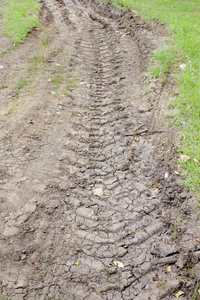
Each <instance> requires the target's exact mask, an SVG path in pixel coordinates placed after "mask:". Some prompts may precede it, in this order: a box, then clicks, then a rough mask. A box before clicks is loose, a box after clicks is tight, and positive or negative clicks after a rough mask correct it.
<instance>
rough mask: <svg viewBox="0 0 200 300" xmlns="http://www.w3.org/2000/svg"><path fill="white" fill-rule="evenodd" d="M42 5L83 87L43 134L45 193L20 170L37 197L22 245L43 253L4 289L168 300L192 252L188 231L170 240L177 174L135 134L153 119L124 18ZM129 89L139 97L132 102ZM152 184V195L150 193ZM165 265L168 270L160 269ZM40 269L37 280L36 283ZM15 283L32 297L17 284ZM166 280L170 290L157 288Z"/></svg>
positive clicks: (101, 10) (74, 6) (83, 7)
mask: <svg viewBox="0 0 200 300" xmlns="http://www.w3.org/2000/svg"><path fill="white" fill-rule="evenodd" d="M44 3H45V5H46V7H47V8H48V10H49V11H50V12H51V14H52V15H53V18H54V22H55V26H56V27H57V29H58V32H59V34H60V39H61V42H62V43H66V45H67V42H68V39H69V37H70V38H73V36H74V40H73V43H74V44H75V49H74V50H75V51H74V54H73V61H72V64H73V66H76V68H78V70H79V72H80V78H81V80H80V83H79V86H78V87H77V88H76V89H75V90H74V91H73V92H72V93H71V94H70V103H69V104H68V108H67V109H71V108H72V117H71V119H70V126H68V127H67V128H65V127H62V128H61V127H60V126H59V125H57V127H56V128H55V129H53V132H51V133H50V134H49V132H47V133H46V136H45V137H43V143H44V144H43V146H42V150H41V149H40V150H38V151H37V153H36V157H37V158H36V159H35V161H34V162H33V163H32V164H30V166H29V167H31V166H34V168H35V169H36V167H37V165H38V166H40V168H41V166H43V160H44V158H45V153H46V152H47V151H46V148H45V147H48V148H51V147H52V149H53V150H52V153H51V158H50V160H49V162H48V164H46V165H44V169H43V170H47V171H45V172H46V173H41V174H40V175H38V174H37V180H38V182H39V181H41V182H42V183H43V184H44V186H42V185H40V186H39V188H38V189H37V187H35V186H31V182H34V180H35V178H36V174H35V172H34V168H32V173H31V174H30V171H28V170H27V172H26V176H27V177H28V176H30V183H29V185H30V186H31V187H30V190H31V192H32V193H34V191H36V192H35V193H36V196H35V197H37V199H40V200H38V204H37V207H35V210H34V211H33V215H31V216H30V218H29V224H30V225H29V226H30V227H29V228H28V229H27V228H25V229H24V230H28V231H30V232H29V236H28V238H25V239H24V242H23V245H22V247H23V246H25V245H26V243H27V244H28V239H31V241H32V240H33V241H34V244H35V245H38V246H40V245H42V247H43V248H44V253H43V254H42V258H41V256H39V254H38V253H36V252H37V251H34V252H33V251H32V250H30V252H29V265H30V264H31V263H32V264H33V265H34V267H33V268H32V273H31V274H29V276H28V275H27V278H25V277H26V271H24V274H21V273H20V272H18V280H17V285H15V284H13V286H11V289H12V291H16V290H17V289H18V288H19V289H21V290H22V291H21V294H22V295H23V298H24V299H40V298H41V299H55V297H57V298H58V299H62V298H65V297H67V299H70V300H75V299H79V300H81V299H87V300H90V299H91V300H94V299H97V300H98V299H107V300H117V299H123V300H130V299H140V300H141V299H143V300H145V299H162V298H164V299H171V294H172V292H173V291H175V290H176V289H178V288H179V287H180V286H181V284H182V283H181V281H180V279H179V278H178V276H177V265H176V263H177V261H178V260H179V259H180V258H181V257H182V255H183V253H184V252H187V253H189V249H187V247H186V246H184V241H185V240H184V239H185V237H187V235H188V233H187V232H186V233H185V237H184V235H183V237H182V240H180V241H179V243H180V245H178V243H177V242H176V240H174V239H173V238H172V235H171V234H170V228H169V227H170V223H169V220H170V218H171V214H172V212H173V209H174V208H173V207H172V203H171V202H169V201H168V200H166V194H167V193H168V194H170V195H171V197H172V198H173V200H174V199H177V197H178V196H177V194H176V192H175V191H176V190H177V193H178V194H181V193H182V190H183V189H182V188H180V187H179V186H178V184H176V182H175V183H174V182H173V181H174V178H175V177H174V176H171V181H168V182H166V180H165V179H164V174H165V171H166V164H165V162H162V154H160V152H159V150H158V146H159V143H158V142H157V141H156V140H153V139H149V138H146V137H145V135H141V134H140V133H141V132H144V133H146V132H148V131H149V130H150V128H152V124H151V121H150V120H152V116H153V113H151V111H150V110H149V109H144V110H143V111H142V113H141V112H138V108H137V107H138V106H140V104H141V102H142V104H143V103H144V102H145V100H144V97H143V98H142V95H143V94H142V91H141V90H142V84H141V82H140V78H139V73H140V71H141V69H142V61H141V57H142V55H143V53H142V50H140V49H139V48H138V43H139V42H138V40H137V38H135V37H134V35H131V34H130V36H129V33H128V32H127V30H125V27H124V25H123V24H122V21H121V20H122V16H123V13H122V12H121V11H117V10H114V9H112V8H111V7H110V6H109V5H108V4H105V3H103V2H100V3H96V2H94V1H78V0H75V1H70V0H62V1H58V0H53V1H52V0H51V1H50V0H45V1H44ZM69 30H71V31H72V33H71V34H69V32H68V31H69ZM124 31H125V32H124ZM124 33H125V34H124ZM126 34H127V36H128V40H127V41H124V39H123V38H125V36H126ZM66 45H65V47H67V46H66ZM129 45H130V48H129ZM138 51H139V52H138ZM140 51H141V53H140ZM129 52H130V53H129ZM130 57H132V60H133V61H132V62H131V63H129V59H130ZM133 66H135V68H133ZM138 66H139V67H138ZM128 84H131V86H132V88H133V89H134V90H135V92H136V94H138V95H137V100H136V101H135V103H134V104H131V102H132V99H130V95H129V94H130V93H129V92H127V87H128ZM143 96H144V95H143ZM140 97H141V98H140ZM141 99H142V100H141ZM147 102H148V101H147ZM61 129H62V130H61ZM51 140H52V141H53V142H54V143H52V141H51ZM50 141H51V143H52V145H51V144H50ZM44 145H45V146H44ZM53 146H54V147H53ZM58 158H59V159H58ZM46 160H47V159H46ZM51 169H53V173H52V170H51ZM157 173H158V175H157ZM50 174H51V175H53V176H49V175H50ZM157 182H158V183H159V188H157V187H156V188H155V186H154V185H155V183H157ZM34 189H35V190H34ZM152 189H153V190H152ZM176 196H177V197H176ZM179 197H181V196H179ZM183 198H184V197H183ZM41 199H42V200H41ZM39 201H40V202H39ZM41 201H43V202H41ZM39 203H40V205H39ZM44 203H45V205H44ZM187 205H188V204H187V203H186V205H185V209H188V206H187ZM17 213H18V214H19V212H17ZM41 216H44V220H41ZM60 228H62V229H63V230H61V229H60ZM31 230H32V231H31ZM29 245H30V240H29ZM38 246H37V247H38ZM197 250H198V249H197V248H195V251H197ZM31 251H32V252H31ZM192 251H194V248H193V250H192ZM197 252H198V251H197ZM188 258H189V254H188ZM170 261H171V262H170ZM168 263H169V264H170V265H171V268H172V270H171V271H170V272H167V271H166V269H165V268H164V266H165V265H167V264H168ZM41 264H42V266H41ZM41 268H42V274H43V275H42V279H41V276H39V275H38V276H34V274H35V273H34V272H35V271H36V270H41ZM25 270H26V268H25ZM22 273H23V272H22ZM155 274H156V275H155ZM21 276H22V278H23V280H25V279H26V286H29V287H30V289H32V290H33V292H31V293H32V294H31V293H29V291H27V289H26V290H25V288H24V285H22V284H21V285H20V283H21V281H22V279H21ZM20 279H21V281H20ZM163 280H164V281H166V282H167V284H163V285H161V286H160V285H159V282H161V281H163ZM22 286H23V287H22ZM38 290H39V291H40V293H38ZM39 295H40V296H39Z"/></svg>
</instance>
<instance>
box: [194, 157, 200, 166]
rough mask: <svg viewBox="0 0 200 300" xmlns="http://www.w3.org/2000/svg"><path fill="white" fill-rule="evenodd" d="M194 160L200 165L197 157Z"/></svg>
mask: <svg viewBox="0 0 200 300" xmlns="http://www.w3.org/2000/svg"><path fill="white" fill-rule="evenodd" d="M194 161H195V162H196V163H197V164H198V165H199V166H200V162H199V161H198V159H196V158H194Z"/></svg>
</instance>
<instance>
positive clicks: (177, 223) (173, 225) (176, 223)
mask: <svg viewBox="0 0 200 300" xmlns="http://www.w3.org/2000/svg"><path fill="white" fill-rule="evenodd" d="M180 222H181V219H180V216H179V215H177V217H176V220H175V221H174V223H173V224H172V232H173V238H174V239H176V238H177V230H178V226H179V225H180Z"/></svg>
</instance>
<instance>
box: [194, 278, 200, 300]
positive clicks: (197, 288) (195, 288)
mask: <svg viewBox="0 0 200 300" xmlns="http://www.w3.org/2000/svg"><path fill="white" fill-rule="evenodd" d="M199 287H200V281H197V282H196V284H195V287H194V296H193V298H192V300H196V299H197V296H198V295H199Z"/></svg>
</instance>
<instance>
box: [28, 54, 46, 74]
mask: <svg viewBox="0 0 200 300" xmlns="http://www.w3.org/2000/svg"><path fill="white" fill-rule="evenodd" d="M44 60H45V56H44V55H37V54H36V55H34V56H33V57H31V58H30V65H29V67H28V72H29V73H32V74H34V73H36V72H37V71H38V69H39V68H40V67H41V63H42V62H44Z"/></svg>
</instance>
